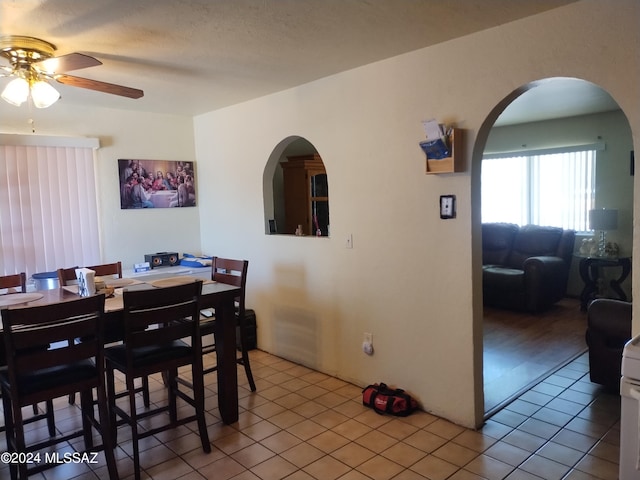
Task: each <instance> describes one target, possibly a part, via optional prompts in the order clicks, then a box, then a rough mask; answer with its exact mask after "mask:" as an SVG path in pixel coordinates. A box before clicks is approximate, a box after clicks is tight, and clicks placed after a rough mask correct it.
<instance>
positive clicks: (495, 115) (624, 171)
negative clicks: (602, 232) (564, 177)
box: [472, 78, 633, 413]
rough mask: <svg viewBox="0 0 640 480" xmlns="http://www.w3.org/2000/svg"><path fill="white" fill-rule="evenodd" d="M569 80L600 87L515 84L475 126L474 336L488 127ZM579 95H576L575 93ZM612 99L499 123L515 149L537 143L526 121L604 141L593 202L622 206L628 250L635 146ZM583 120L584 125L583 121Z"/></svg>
mask: <svg viewBox="0 0 640 480" xmlns="http://www.w3.org/2000/svg"><path fill="white" fill-rule="evenodd" d="M572 84H574V85H576V86H577V87H588V89H589V91H591V92H594V91H597V90H598V88H597V87H596V86H594V85H593V84H590V83H589V82H586V81H583V80H578V79H566V78H562V79H559V78H550V79H544V80H540V81H535V82H531V83H530V84H527V85H524V86H522V87H520V88H519V89H517V90H515V91H514V92H512V93H511V94H509V95H508V96H507V97H505V98H504V99H503V100H502V101H501V102H500V103H499V104H498V105H496V107H495V108H494V109H493V110H492V111H491V112H490V114H489V115H488V116H487V118H486V120H485V122H484V123H483V125H482V127H481V129H480V131H479V134H478V137H477V139H476V143H475V145H474V152H473V158H472V162H473V167H474V168H473V169H472V198H473V205H474V211H473V217H472V218H473V229H474V232H477V235H474V238H475V239H476V240H475V241H474V252H475V253H476V254H475V255H474V295H475V298H478V299H480V300H478V301H477V302H476V303H475V305H474V307H475V309H474V318H475V321H476V323H475V326H476V327H477V330H476V331H478V332H479V334H478V336H480V337H482V328H483V305H482V300H481V299H482V286H481V285H482V273H481V272H482V266H481V265H482V260H481V256H482V254H481V252H482V246H481V223H482V214H481V205H482V196H481V186H482V180H481V172H482V166H481V164H482V158H483V155H484V153H485V150H486V149H487V146H488V145H490V144H491V141H490V140H491V132H492V131H495V128H494V125H495V124H496V123H498V124H499V125H500V124H501V125H505V123H504V122H503V121H502V120H503V119H504V118H505V117H507V116H509V115H507V114H509V110H510V108H511V106H517V105H518V104H521V103H526V100H527V99H528V98H534V97H535V98H536V106H539V105H544V101H541V99H544V95H545V93H547V92H549V91H554V90H561V88H560V87H562V86H566V85H569V86H570V85H572ZM604 95H605V96H606V97H608V98H609V99H610V100H611V97H610V96H609V95H608V94H606V92H605V94H604ZM571 96H572V93H571V92H565V97H566V98H564V99H565V100H570V99H571ZM577 100H580V97H579V96H578V97H577ZM586 100H594V99H592V98H591V99H585V98H582V100H581V101H582V103H583V104H584V103H586ZM596 100H597V99H596ZM578 103H579V102H578ZM596 103H597V102H596ZM613 105H614V107H613V108H614V109H617V113H616V111H612V110H611V108H612V107H611V103H609V104H606V102H605V104H602V103H598V104H596V105H595V106H593V107H592V109H591V110H584V109H582V110H577V111H575V112H574V111H572V109H573V108H577V107H575V106H574V105H568V106H565V107H564V108H563V107H562V106H561V105H557V104H556V103H554V104H552V105H551V106H552V107H554V108H556V107H559V110H560V112H559V113H557V112H548V111H547V112H545V111H544V109H542V110H541V111H540V112H536V115H537V116H536V117H526V116H525V117H522V118H520V119H519V120H518V121H517V122H515V123H519V124H520V125H521V126H519V127H517V128H516V127H504V126H502V129H503V132H502V133H504V131H505V130H510V133H513V132H516V131H517V132H518V135H520V136H519V137H518V138H517V140H518V145H515V146H511V147H510V149H511V150H514V151H516V150H518V149H523V150H524V149H526V148H532V149H535V148H536V146H537V145H535V144H534V142H533V141H532V142H531V144H529V143H530V142H529V141H528V140H523V138H525V137H523V136H522V131H523V128H522V126H527V128H528V129H529V130H531V131H533V130H534V129H536V130H538V132H540V131H544V128H551V127H553V128H556V131H554V133H553V135H547V138H545V140H547V141H548V142H550V143H552V142H553V141H556V142H557V141H558V140H557V138H558V137H559V136H560V137H562V136H564V137H565V138H564V139H563V140H562V141H564V142H565V145H566V144H572V143H573V144H580V145H582V144H587V143H594V142H603V143H605V144H607V149H606V151H607V153H603V154H602V156H599V157H598V159H597V163H598V165H600V167H603V166H605V165H606V166H607V168H600V177H599V178H598V184H597V188H598V192H597V197H596V206H597V207H598V208H599V207H603V206H607V207H609V206H613V207H615V208H617V209H618V210H619V211H620V212H621V216H620V221H621V226H620V228H619V230H618V231H617V232H616V234H617V235H616V238H615V240H616V241H618V242H619V243H620V245H621V248H624V249H626V250H627V252H626V253H627V254H628V255H630V254H631V247H632V226H631V225H632V217H633V215H632V213H633V179H632V178H631V177H630V176H629V175H630V173H629V151H630V150H632V149H633V142H632V138H631V131H630V127H629V123H628V120H627V118H626V116H624V113H623V112H622V111H621V110H620V108H619V106H617V104H616V103H615V102H613ZM578 106H580V108H582V105H578ZM527 113H530V112H527ZM612 116H613V118H614V119H617V120H616V121H618V122H619V123H620V122H621V123H622V124H623V125H622V127H616V128H615V131H611V129H609V130H608V129H607V128H606V127H605V123H607V124H609V123H610V122H611V118H612ZM616 116H617V117H616ZM561 117H562V120H560V118H561ZM568 117H571V121H569V120H568V119H567V118H568ZM577 118H580V120H581V122H582V123H580V124H579V128H578V127H576V126H575V125H576V124H578V122H577V120H576V119H577ZM605 119H606V122H605ZM587 120H588V121H589V122H588V123H585V122H587ZM598 122H600V125H598ZM566 124H571V125H574V126H572V127H571V128H567V129H566V130H565V131H564V133H563V132H562V131H558V130H557V128H558V126H559V125H560V126H562V125H566ZM584 125H588V126H587V127H585V126H584ZM499 128H500V127H497V129H499ZM620 130H622V131H623V132H624V134H625V135H626V137H627V138H624V139H621V136H620V135H619V134H618V132H619V131H620ZM589 135H590V136H589ZM552 136H555V137H556V139H555V140H553V141H551V140H550V138H549V137H552ZM586 137H588V138H586ZM528 138H532V137H531V135H529V137H528ZM585 138H586V139H585ZM545 146H554V145H545ZM611 162H616V163H615V165H614V166H613V167H612V165H613V164H612V163H611ZM614 172H617V173H615V175H617V176H618V177H617V178H611V177H612V176H613V175H614ZM620 176H622V177H624V178H623V179H622V181H621V180H620ZM621 185H623V186H625V187H626V188H621ZM623 191H626V193H624V194H623V195H622V196H620V197H619V198H613V195H620V193H621V192H623ZM612 192H614V193H612ZM588 235H591V234H588ZM585 236H586V235H585ZM579 238H582V237H579ZM574 260H575V259H574ZM574 263H575V264H576V265H574V266H573V267H572V268H573V276H574V277H575V278H576V279H577V284H575V285H574V286H573V289H574V291H573V292H568V293H569V294H571V295H574V296H575V295H576V291H575V289H576V288H578V289H580V288H581V284H580V278H579V276H578V274H577V270H578V269H577V260H575V261H574ZM575 282H576V280H575V279H574V283H575ZM627 288H628V290H629V294H630V293H631V292H630V290H631V286H630V284H629V285H628V286H627ZM578 293H579V290H578ZM583 333H584V332H580V335H583ZM585 347H586V346H585ZM484 349H485V344H484V342H483V351H484ZM485 366H486V365H485ZM549 373H551V372H540V377H544V376H546V375H547V374H549ZM483 378H484V375H483ZM539 380H540V378H538V381H539ZM483 383H485V382H483ZM530 386H531V385H528V386H527V387H525V388H522V389H521V390H519V391H518V390H515V391H513V393H512V395H510V396H507V397H505V399H504V402H503V403H502V405H500V408H501V407H502V406H505V405H506V404H508V403H509V402H510V401H511V400H513V399H514V398H515V397H516V396H517V395H518V394H519V393H521V392H522V391H523V390H526V389H527V388H530ZM486 393H487V392H486V391H485V406H486V405H487V395H486ZM492 400H493V398H492ZM486 412H487V410H486V409H485V413H486ZM491 413H493V412H491Z"/></svg>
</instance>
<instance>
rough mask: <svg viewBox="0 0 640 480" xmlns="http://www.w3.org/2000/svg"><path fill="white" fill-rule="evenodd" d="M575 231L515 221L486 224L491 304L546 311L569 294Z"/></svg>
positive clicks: (486, 287) (485, 271)
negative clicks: (567, 291) (513, 222)
mask: <svg viewBox="0 0 640 480" xmlns="http://www.w3.org/2000/svg"><path fill="white" fill-rule="evenodd" d="M574 242H575V232H574V231H573V230H563V229H562V228H557V227H541V226H538V225H525V226H523V227H520V226H518V225H515V224H512V223H484V224H483V225H482V285H483V287H482V293H483V300H484V304H485V305H489V306H494V307H500V308H507V309H511V310H521V311H528V312H541V311H543V310H545V309H547V308H549V307H550V306H551V305H553V304H554V303H555V302H557V301H558V300H560V299H562V298H563V297H564V296H565V293H566V290H567V281H568V278H569V268H570V266H571V259H572V256H573V248H574Z"/></svg>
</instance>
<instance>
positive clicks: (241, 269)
mask: <svg viewBox="0 0 640 480" xmlns="http://www.w3.org/2000/svg"><path fill="white" fill-rule="evenodd" d="M248 268H249V261H248V260H234V259H231V258H222V257H213V258H212V259H211V280H214V281H216V282H221V283H226V284H229V285H235V286H236V287H240V295H238V296H237V297H236V302H237V304H238V315H239V316H240V318H243V317H244V311H245V304H244V299H245V287H246V284H247V270H248Z"/></svg>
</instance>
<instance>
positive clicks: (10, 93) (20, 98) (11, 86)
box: [1, 77, 29, 107]
mask: <svg viewBox="0 0 640 480" xmlns="http://www.w3.org/2000/svg"><path fill="white" fill-rule="evenodd" d="M1 96H2V99H3V100H4V101H6V102H8V103H10V104H11V105H15V106H16V107H19V106H20V105H22V104H23V103H24V102H25V101H26V100H27V98H29V82H27V81H26V80H25V79H24V78H21V77H20V78H15V79H13V80H11V81H10V82H9V83H7V86H6V87H4V90H3V91H2V95H1Z"/></svg>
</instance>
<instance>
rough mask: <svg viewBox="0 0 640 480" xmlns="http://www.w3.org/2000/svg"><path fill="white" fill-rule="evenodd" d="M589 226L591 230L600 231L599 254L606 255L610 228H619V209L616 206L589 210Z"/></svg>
mask: <svg viewBox="0 0 640 480" xmlns="http://www.w3.org/2000/svg"><path fill="white" fill-rule="evenodd" d="M589 226H590V228H591V230H596V231H597V230H599V231H600V239H599V241H598V254H597V255H598V256H599V257H604V256H605V247H606V244H607V242H606V235H607V233H606V232H607V231H608V230H616V229H617V228H618V210H616V209H614V208H597V209H593V210H589Z"/></svg>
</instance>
